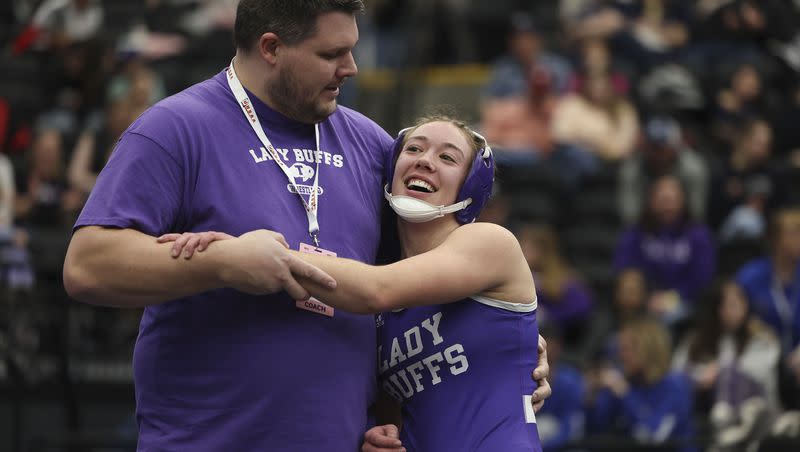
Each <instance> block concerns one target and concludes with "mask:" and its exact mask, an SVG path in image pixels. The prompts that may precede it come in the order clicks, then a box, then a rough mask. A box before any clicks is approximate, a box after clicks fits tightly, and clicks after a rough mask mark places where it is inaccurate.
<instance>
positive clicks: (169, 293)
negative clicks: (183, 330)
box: [64, 226, 335, 307]
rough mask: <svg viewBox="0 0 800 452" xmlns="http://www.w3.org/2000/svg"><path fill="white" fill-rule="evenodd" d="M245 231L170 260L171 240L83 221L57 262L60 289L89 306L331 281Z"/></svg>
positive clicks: (268, 238)
mask: <svg viewBox="0 0 800 452" xmlns="http://www.w3.org/2000/svg"><path fill="white" fill-rule="evenodd" d="M257 232H258V233H257V234H256V233H247V234H243V235H242V236H240V237H238V238H236V239H233V240H225V241H221V242H219V243H216V244H214V246H211V247H209V248H208V249H207V250H206V251H205V252H203V253H200V254H198V255H197V256H195V258H194V259H190V260H186V259H173V258H172V257H170V253H169V248H170V246H171V245H170V244H162V243H158V242H157V241H156V238H155V237H152V236H149V235H147V234H143V233H141V232H139V231H136V230H133V229H113V228H103V227H99V226H86V227H83V228H80V229H78V230H77V231H75V233H74V235H73V237H72V240H71V241H70V245H69V249H68V250H67V255H66V258H65V260H64V287H65V289H66V290H67V293H69V294H70V296H72V297H73V298H75V299H77V300H79V301H82V302H85V303H91V304H99V305H106V306H118V307H141V306H147V305H151V304H157V303H161V302H164V301H168V300H172V299H175V298H179V297H183V296H187V295H193V294H197V293H201V292H205V291H208V290H211V289H217V288H222V287H230V288H234V289H237V290H240V291H242V292H247V293H251V294H268V293H274V292H277V291H280V290H282V289H283V290H286V291H287V292H289V295H291V296H292V297H293V298H295V299H306V298H308V292H307V291H306V290H305V289H303V288H302V287H301V286H300V285H299V284H298V283H297V281H296V280H295V279H294V276H293V274H294V275H302V276H303V277H308V278H311V279H313V280H315V281H316V282H318V283H319V284H321V285H324V286H331V285H335V282H334V281H333V279H331V278H330V277H329V276H328V275H327V274H325V273H324V272H322V271H321V270H319V269H318V268H316V267H314V266H312V265H310V264H307V263H305V262H303V261H301V260H300V259H297V258H296V257H294V256H293V255H291V254H290V253H289V252H288V250H287V245H286V241H285V240H284V239H283V236H281V235H280V234H277V233H274V232H271V231H257Z"/></svg>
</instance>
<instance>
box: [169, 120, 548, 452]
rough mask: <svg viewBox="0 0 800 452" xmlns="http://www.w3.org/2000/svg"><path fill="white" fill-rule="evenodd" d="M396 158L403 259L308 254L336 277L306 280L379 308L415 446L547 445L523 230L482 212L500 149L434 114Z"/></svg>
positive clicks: (385, 370)
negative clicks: (538, 413) (486, 219)
mask: <svg viewBox="0 0 800 452" xmlns="http://www.w3.org/2000/svg"><path fill="white" fill-rule="evenodd" d="M394 158H395V165H394V166H391V165H390V168H389V174H388V175H387V176H388V177H387V180H388V181H391V182H390V185H387V186H386V187H385V192H386V193H385V196H386V198H387V200H388V201H389V204H390V205H391V207H392V209H393V210H394V211H395V212H396V213H397V215H398V218H397V227H398V235H399V239H400V240H399V241H400V253H401V257H402V259H401V260H399V261H397V262H395V263H392V264H389V265H385V266H369V265H365V264H362V263H359V262H356V261H352V260H348V259H338V258H332V257H329V256H323V255H319V254H316V253H315V254H301V256H302V257H303V258H304V259H307V260H308V261H309V262H311V263H313V264H314V265H318V266H319V267H320V268H322V269H323V270H324V271H326V272H328V273H329V274H330V275H331V276H332V277H333V278H334V279H335V280H336V282H337V285H336V287H335V288H330V287H323V286H320V285H316V284H314V283H312V282H310V281H308V280H302V276H301V281H302V283H303V284H304V286H305V287H306V288H307V289H308V290H309V292H310V293H311V294H312V295H313V296H314V297H315V298H317V299H319V300H321V301H322V302H323V303H325V304H327V305H328V306H329V307H331V308H332V314H333V315H336V314H335V311H336V310H338V309H342V310H345V311H349V312H355V313H364V314H368V313H374V314H378V315H377V317H376V319H377V326H378V337H379V341H378V343H379V348H378V355H379V358H378V373H379V383H380V386H381V387H382V389H383V390H384V391H385V392H386V393H387V394H388V395H389V396H391V397H392V398H393V399H394V400H396V401H397V402H400V405H401V412H402V433H401V438H402V441H403V445H404V446H405V447H406V448H407V449H408V450H416V451H440V450H476V451H499V450H502V451H507V452H513V451H520V452H521V451H526V452H528V451H540V450H541V445H540V443H539V437H538V433H537V430H536V423H535V416H534V412H533V408H532V405H531V400H530V398H531V396H530V394H531V393H532V392H533V389H534V382H533V381H532V380H531V378H530V370H531V369H533V368H534V367H535V366H536V360H537V338H538V332H537V323H536V306H537V304H536V295H535V293H536V289H535V287H534V283H533V278H532V277H531V272H530V269H529V268H528V265H527V262H526V260H525V257H524V256H523V254H522V251H521V249H520V246H519V243H518V242H517V240H516V238H515V237H514V235H512V234H511V233H510V232H509V231H507V230H506V229H504V228H502V227H500V226H497V225H494V224H489V223H474V220H475V218H476V216H477V215H478V213H479V212H480V210H481V208H482V207H483V206H484V204H485V203H486V201H487V199H488V198H489V195H490V193H491V188H492V181H493V172H494V162H493V159H492V153H491V149H490V148H489V147H488V146H487V145H486V142H485V140H484V139H483V137H481V136H480V135H478V134H476V133H474V132H472V131H471V130H470V129H469V128H468V127H466V126H465V125H464V124H463V123H461V122H459V121H455V120H452V119H450V118H446V117H431V118H426V119H423V120H421V121H419V122H418V124H417V125H416V126H414V127H411V128H409V129H405V130H403V131H402V132H401V133H400V136H399V137H398V139H397V141H396V142H395V149H394ZM261 232H263V233H266V231H261ZM223 238H230V236H227V235H225V234H220V233H202V234H183V235H182V236H181V235H179V234H168V235H166V236H163V237H161V238H160V239H159V240H160V241H162V242H166V241H171V240H175V243H174V246H173V256H178V255H180V254H181V252H183V253H184V255H187V254H188V255H191V253H192V252H193V251H194V249H195V247H197V250H198V251H201V250H202V249H204V248H205V247H206V246H208V243H210V242H211V241H213V240H216V239H223ZM234 240H235V239H234ZM376 429H377V430H376ZM388 431H389V430H388V429H384V428H382V427H376V428H375V429H373V430H372V431H371V433H373V434H374V436H381V434H387V433H386V432H388ZM374 436H373V437H374ZM370 437H371V435H368V437H367V441H368V442H369V441H370V439H369V438H370ZM377 439H378V440H380V439H381V438H377ZM373 445H374V444H373ZM367 446H368V445H365V449H366V447H367Z"/></svg>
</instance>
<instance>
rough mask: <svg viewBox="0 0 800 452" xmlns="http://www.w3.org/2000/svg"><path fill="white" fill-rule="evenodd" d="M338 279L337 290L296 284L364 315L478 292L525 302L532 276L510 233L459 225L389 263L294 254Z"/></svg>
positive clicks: (528, 299)
mask: <svg viewBox="0 0 800 452" xmlns="http://www.w3.org/2000/svg"><path fill="white" fill-rule="evenodd" d="M295 253H296V255H297V256H298V257H301V258H302V259H303V260H305V261H306V262H309V263H311V264H313V265H315V266H318V267H319V268H321V269H323V270H324V271H325V272H327V273H328V274H329V275H331V276H332V277H333V279H335V280H336V282H337V286H336V288H335V289H330V288H329V287H324V286H321V285H319V284H315V283H313V282H311V281H307V280H306V279H305V278H303V277H302V275H298V276H299V277H300V278H299V281H300V283H301V284H302V285H303V286H304V287H305V288H306V289H308V291H309V292H310V293H311V294H312V296H314V297H316V298H317V299H319V300H321V301H323V302H324V303H327V304H329V305H331V306H333V307H335V308H337V309H343V310H345V311H350V312H355V313H361V314H368V313H378V312H386V311H390V310H393V309H398V308H407V307H412V306H423V305H434V304H441V303H450V302H454V301H458V300H460V299H462V298H465V297H469V296H471V295H476V294H485V295H487V296H490V297H492V298H497V299H501V300H506V301H511V302H519V303H529V302H531V301H533V299H534V293H535V288H534V285H533V278H532V276H531V273H530V270H529V268H528V266H527V264H526V261H525V259H524V257H523V255H522V250H521V249H520V246H519V243H518V242H517V239H516V237H514V235H513V234H511V232H509V231H508V230H506V229H505V228H503V227H501V226H497V225H494V224H490V223H473V224H468V225H464V226H461V227H459V228H458V229H456V230H455V231H453V232H452V233H451V234H450V235H449V236H448V237H447V239H446V240H445V241H444V242H443V243H442V244H441V245H439V246H438V247H436V248H434V249H432V250H430V251H428V252H426V253H422V254H419V255H416V256H413V257H410V258H407V259H403V260H400V261H398V262H395V263H393V264H390V265H384V266H371V265H366V264H363V263H360V262H356V261H353V260H349V259H339V258H332V257H328V256H320V255H316V254H305V253H299V252H295Z"/></svg>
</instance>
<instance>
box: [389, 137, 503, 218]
mask: <svg viewBox="0 0 800 452" xmlns="http://www.w3.org/2000/svg"><path fill="white" fill-rule="evenodd" d="M411 129H412V128H411V127H409V128H405V129H403V130H401V131H400V133H398V135H397V138H396V139H395V140H394V143H393V144H392V153H391V161H389V162H387V164H386V183H387V184H388V191H389V192H391V188H392V179H393V177H394V167H395V163H396V162H397V157H398V156H399V155H400V151H402V150H403V142H404V139H405V134H406V132H408V131H409V130H411ZM470 132H471V133H472V135H474V136H475V137H477V138H478V139H479V140H480V141H481V142H482V143H483V146H482V147H481V148H480V149H478V152H476V153H475V158H474V159H473V160H472V165H471V166H470V169H469V172H468V173H467V177H466V179H464V184H463V185H462V186H461V190H460V191H459V192H458V196H457V197H456V202H461V201H464V200H466V199H472V202H471V203H470V204H469V205H468V206H467V207H465V208H464V209H462V210H460V211H458V212H456V213H455V215H456V219H457V220H458V222H459V223H460V224H466V223H472V222H473V221H475V219H476V218H477V217H478V214H480V213H481V210H483V208H484V206H486V203H487V202H488V201H489V197H490V196H491V195H492V185H493V184H494V155H493V154H492V149H491V148H490V147H489V145H488V144H487V143H486V139H485V138H483V136H481V135H480V134H478V133H476V132H472V131H470Z"/></svg>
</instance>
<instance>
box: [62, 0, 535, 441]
mask: <svg viewBox="0 0 800 452" xmlns="http://www.w3.org/2000/svg"><path fill="white" fill-rule="evenodd" d="M362 9H363V4H362V2H361V0H316V1H311V0H307V1H297V0H242V1H241V2H240V4H239V6H238V10H237V19H236V24H235V28H234V39H235V42H236V56H235V58H234V61H233V62H232V64H231V66H230V67H229V68H228V69H227V70H225V71H223V72H221V73H219V74H217V75H216V76H215V77H213V78H212V79H209V80H206V81H204V82H201V83H199V84H197V85H194V86H192V87H190V88H188V89H187V90H185V91H183V92H181V93H179V94H177V95H175V96H172V97H170V98H168V99H166V100H164V101H162V102H160V103H159V104H157V105H156V106H154V107H153V108H151V109H150V110H148V111H147V112H146V113H145V114H143V115H142V117H140V119H139V120H137V121H136V122H135V123H134V124H133V125H132V126H131V127H130V128H129V129H128V131H127V132H126V133H125V134H124V135H123V136H122V138H121V139H120V141H119V144H118V145H117V148H116V150H115V151H114V153H113V155H112V157H111V159H110V160H109V163H108V165H107V166H106V168H105V169H104V171H103V172H102V173H101V175H100V176H99V178H98V181H97V185H96V186H95V189H94V191H93V193H92V195H91V196H90V198H89V200H88V201H87V204H86V207H85V208H84V211H83V212H82V214H81V216H80V218H79V219H78V222H77V223H76V226H75V233H74V235H73V238H72V241H71V243H70V248H69V250H68V252H67V257H66V260H65V263H64V283H65V287H66V288H67V290H68V292H69V293H70V295H72V296H73V297H75V298H77V299H79V300H81V301H85V302H89V303H97V304H104V305H113V306H146V309H145V313H144V316H143V318H142V323H141V326H140V333H139V338H138V340H137V343H136V348H135V350H134V358H133V359H134V379H135V383H136V401H137V420H138V423H139V450H140V451H150V450H159V451H161V450H192V451H204V450H208V451H212V450H213V451H217V450H236V451H247V450H254V451H255V450H258V451H262V450H303V451H305V450H308V451H316V450H326V451H354V450H356V449H358V447H359V445H360V443H361V438H362V435H363V433H364V430H365V429H366V428H367V427H368V419H367V410H366V408H367V407H368V406H369V405H370V403H371V402H372V396H373V393H374V391H375V370H376V359H375V358H376V354H375V350H376V337H375V320H374V318H372V317H371V316H360V315H353V314H348V313H345V312H340V311H334V310H333V309H331V308H330V307H327V306H325V305H322V304H320V303H317V302H314V301H313V300H308V293H307V292H306V291H305V290H304V289H303V288H302V287H301V286H300V285H299V284H298V283H297V281H295V279H294V278H295V276H305V277H311V278H312V279H314V280H316V281H318V282H320V283H323V284H335V282H334V281H333V280H331V279H330V278H329V277H328V276H327V275H325V274H324V273H323V272H321V271H320V270H318V269H316V268H315V267H311V266H307V265H303V264H302V263H301V262H300V261H299V260H296V259H293V258H292V257H291V256H290V255H289V254H288V253H287V252H286V250H285V247H286V248H288V247H291V248H294V249H297V248H298V247H300V248H301V249H302V248H310V249H316V247H317V246H318V247H321V248H324V249H326V250H327V251H329V252H333V253H336V254H337V255H339V256H343V257H348V258H352V259H356V260H359V261H363V262H373V261H374V259H375V254H376V251H377V245H378V239H379V233H380V230H379V221H378V218H379V213H380V209H381V206H382V202H383V201H382V191H381V183H382V174H383V165H384V153H385V152H388V150H389V147H390V144H391V142H392V139H391V137H389V135H388V134H386V132H384V131H383V130H382V129H381V128H380V127H379V126H378V125H376V124H375V123H374V122H372V121H370V120H369V119H367V118H366V117H364V116H363V115H361V114H359V113H356V112H354V111H352V110H350V109H347V108H337V105H336V97H337V96H338V94H339V87H340V86H341V85H342V83H343V82H344V81H345V79H347V78H348V77H351V76H354V75H355V74H356V73H357V68H356V65H355V62H354V61H353V56H352V53H351V51H352V49H353V47H354V46H355V44H356V41H357V40H358V29H357V27H356V21H355V14H356V13H357V12H359V11H361V10H362ZM257 229H269V230H273V231H280V232H281V234H277V233H269V232H265V231H257V232H248V231H255V230H257ZM208 230H218V231H224V232H226V233H228V234H231V235H234V236H237V238H236V239H233V240H227V241H224V242H220V243H215V244H214V246H211V247H209V248H208V249H207V250H205V251H204V252H203V253H200V254H198V255H196V256H195V257H194V258H192V259H190V260H184V259H171V258H170V255H169V252H168V248H169V245H165V244H163V245H159V244H157V243H156V239H155V237H157V236H159V235H161V234H163V233H166V232H175V231H208ZM270 294H271V295H270ZM264 295H269V296H264ZM294 300H301V301H297V302H295V301H294ZM538 371H543V372H544V373H545V374H546V372H547V367H546V365H545V366H543V368H540V369H538ZM541 386H542V387H543V390H542V392H541V393H539V394H537V396H538V398H539V400H541V399H543V398H544V397H545V396H546V395H547V393H548V392H549V386H547V384H546V383H545V384H543V385H541Z"/></svg>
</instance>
